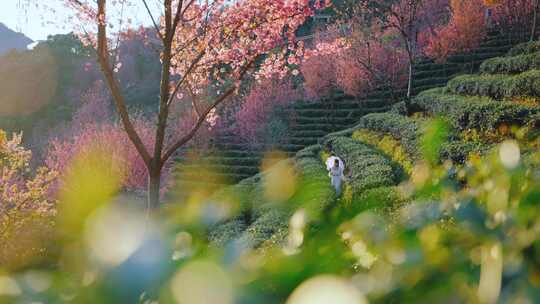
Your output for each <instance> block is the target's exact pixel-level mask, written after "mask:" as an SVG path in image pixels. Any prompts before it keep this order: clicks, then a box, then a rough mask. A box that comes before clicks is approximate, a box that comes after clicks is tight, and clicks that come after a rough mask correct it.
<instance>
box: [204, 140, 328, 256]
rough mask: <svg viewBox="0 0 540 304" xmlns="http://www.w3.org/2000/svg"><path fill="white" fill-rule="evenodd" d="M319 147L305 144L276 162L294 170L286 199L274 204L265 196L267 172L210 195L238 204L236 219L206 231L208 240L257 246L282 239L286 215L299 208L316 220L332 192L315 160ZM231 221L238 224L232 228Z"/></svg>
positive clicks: (320, 215) (322, 167)
mask: <svg viewBox="0 0 540 304" xmlns="http://www.w3.org/2000/svg"><path fill="white" fill-rule="evenodd" d="M320 148H321V147H320V146H317V145H315V146H310V147H307V148H305V149H303V150H301V151H299V152H298V153H297V155H296V157H295V159H294V160H292V159H291V160H285V161H282V162H280V163H278V164H277V165H276V166H279V165H292V166H294V167H295V169H296V172H297V181H296V190H295V192H294V194H293V195H292V197H291V198H289V200H288V201H286V202H281V203H274V202H270V201H268V199H267V198H266V197H265V189H264V179H265V176H266V175H267V174H268V172H263V173H260V174H257V175H255V176H253V177H251V178H249V179H246V180H243V181H241V182H240V183H239V184H237V185H234V186H231V187H229V188H226V189H224V190H222V191H220V193H217V194H216V195H214V196H213V197H212V199H214V200H219V199H224V198H227V197H234V198H236V200H237V201H239V202H240V205H241V206H240V214H239V216H238V217H237V218H234V219H232V220H230V221H227V222H225V223H221V224H219V225H216V226H215V227H213V228H212V229H211V230H210V232H209V238H210V240H211V241H212V242H213V243H214V244H218V245H222V244H224V243H227V242H229V241H231V240H238V241H239V242H241V243H242V244H244V245H245V246H249V247H259V246H261V245H262V244H263V243H265V242H266V241H271V242H279V241H280V240H282V239H283V237H284V236H286V234H287V228H288V224H289V218H290V216H291V215H292V213H293V212H294V211H295V210H297V209H299V208H303V209H304V210H306V212H307V214H308V218H309V219H310V220H311V221H318V220H320V218H321V217H322V216H323V214H324V211H325V210H327V209H328V208H329V207H330V206H331V204H332V203H333V202H334V201H335V191H334V190H333V188H332V187H331V185H330V181H329V178H328V176H327V172H326V168H325V167H324V165H323V164H322V163H321V161H320V159H319V152H320ZM275 168H277V167H275ZM270 170H272V169H270ZM235 223H236V224H238V227H234V225H235Z"/></svg>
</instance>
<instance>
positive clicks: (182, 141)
mask: <svg viewBox="0 0 540 304" xmlns="http://www.w3.org/2000/svg"><path fill="white" fill-rule="evenodd" d="M258 58H259V56H256V57H255V58H254V59H253V60H251V61H250V62H249V63H248V64H246V66H244V68H243V69H242V71H240V74H239V76H238V79H237V80H242V79H243V78H244V77H245V75H246V73H247V72H248V70H249V69H250V68H251V67H252V66H253V64H254V63H255V61H257V59H258ZM237 89H238V86H237V85H232V86H231V87H230V88H229V89H228V90H227V91H225V92H224V93H223V94H222V95H221V96H220V97H218V98H217V99H216V100H215V101H214V103H213V104H212V105H210V106H209V107H208V108H207V109H206V110H205V111H204V112H203V113H202V115H201V116H200V117H199V119H198V120H197V123H195V125H194V126H193V128H192V129H191V130H190V131H189V133H187V134H186V135H185V136H183V137H182V138H181V139H180V140H178V141H177V142H176V143H175V144H173V145H172V146H171V147H169V149H167V151H166V152H165V154H164V155H163V157H162V158H161V165H163V164H165V162H166V161H167V160H168V159H169V158H170V157H171V156H172V155H173V154H174V152H176V150H178V149H179V148H180V147H182V146H183V145H185V144H186V143H187V142H189V141H190V140H191V139H192V138H193V137H194V136H195V134H197V131H198V130H199V129H200V127H201V126H202V124H203V123H204V122H205V120H206V117H207V116H208V114H210V112H212V110H213V109H215V108H216V107H217V106H219V105H220V104H221V103H222V102H224V101H225V100H226V99H227V98H228V97H229V96H231V95H232V94H233V93H234V91H236V90H237Z"/></svg>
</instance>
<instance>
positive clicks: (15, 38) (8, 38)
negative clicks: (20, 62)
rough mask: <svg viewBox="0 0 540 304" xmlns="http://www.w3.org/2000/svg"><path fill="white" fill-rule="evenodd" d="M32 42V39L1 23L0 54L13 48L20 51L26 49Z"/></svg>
mask: <svg viewBox="0 0 540 304" xmlns="http://www.w3.org/2000/svg"><path fill="white" fill-rule="evenodd" d="M32 42H33V41H32V39H30V38H28V37H26V36H25V35H23V34H21V33H17V32H15V31H13V30H11V29H9V28H8V27H7V26H5V25H4V24H3V23H0V56H2V55H4V54H5V53H7V52H8V51H9V50H12V49H15V50H18V51H21V50H26V49H27V46H28V45H29V44H31V43H32Z"/></svg>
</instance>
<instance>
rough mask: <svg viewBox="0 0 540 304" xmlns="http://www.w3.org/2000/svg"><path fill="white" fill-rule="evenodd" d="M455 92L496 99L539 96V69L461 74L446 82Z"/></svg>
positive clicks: (449, 88)
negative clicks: (508, 73)
mask: <svg viewBox="0 0 540 304" xmlns="http://www.w3.org/2000/svg"><path fill="white" fill-rule="evenodd" d="M447 89H448V90H449V91H450V92H452V93H456V94H462V95H478V96H489V97H493V98H496V99H500V98H503V97H515V96H540V70H530V71H527V72H524V73H521V74H517V75H512V76H509V75H462V76H458V77H456V78H454V79H452V80H450V81H449V82H448V85H447Z"/></svg>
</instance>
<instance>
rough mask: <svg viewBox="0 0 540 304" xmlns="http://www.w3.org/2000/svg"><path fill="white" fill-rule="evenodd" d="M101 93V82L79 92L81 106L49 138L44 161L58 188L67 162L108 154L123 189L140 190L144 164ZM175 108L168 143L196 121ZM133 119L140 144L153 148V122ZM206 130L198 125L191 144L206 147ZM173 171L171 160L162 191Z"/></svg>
mask: <svg viewBox="0 0 540 304" xmlns="http://www.w3.org/2000/svg"><path fill="white" fill-rule="evenodd" d="M102 92H103V89H102V84H99V83H98V84H96V85H95V86H94V87H93V88H91V89H89V90H88V91H87V92H86V93H85V94H83V95H82V106H81V107H80V109H79V110H78V111H77V112H76V113H75V114H74V115H73V119H72V122H71V124H70V125H69V126H68V127H66V128H65V129H64V130H63V131H62V132H61V134H57V135H56V136H54V137H53V138H52V139H51V140H50V141H49V145H48V149H47V151H46V156H45V162H46V164H47V165H48V166H49V167H50V168H52V169H54V170H55V171H57V172H60V174H61V176H60V177H61V178H60V182H59V183H57V185H56V187H61V186H62V184H63V183H62V177H63V176H66V175H67V173H68V172H69V169H70V164H71V162H72V161H73V159H74V158H75V157H85V155H90V153H95V152H102V153H104V154H105V155H109V154H110V155H111V158H112V160H113V163H114V164H115V166H112V167H111V168H110V170H111V172H110V174H115V175H120V176H121V177H122V186H123V187H124V189H125V190H127V191H132V192H137V193H143V192H145V191H146V188H147V183H148V170H147V167H146V164H145V163H144V161H143V159H142V158H141V157H140V155H139V153H138V152H137V150H136V149H135V147H134V145H133V144H132V143H131V141H130V140H129V138H128V136H127V134H126V132H125V131H124V129H123V128H122V126H121V124H120V123H119V122H116V121H113V120H112V119H111V116H113V115H112V113H111V111H110V105H109V104H110V100H109V99H108V96H107V95H105V94H103V93H102ZM174 111H175V112H177V113H176V115H173V116H172V117H171V120H170V121H169V124H168V125H169V128H168V129H169V134H167V137H166V144H167V145H169V144H171V143H172V142H173V141H174V140H177V139H178V138H180V137H181V136H183V135H184V134H186V133H187V132H189V130H190V128H191V126H193V124H194V122H195V121H196V115H195V113H192V112H190V111H185V110H182V109H174ZM132 122H133V125H134V127H135V130H136V131H137V132H138V134H139V136H140V138H141V140H142V142H143V144H144V145H145V146H146V148H147V149H148V150H149V151H152V150H153V148H154V136H155V124H154V123H153V122H152V120H149V119H148V118H146V117H144V116H143V115H141V114H139V115H132ZM209 133H210V131H209V130H208V128H201V129H200V130H199V132H198V135H197V136H196V137H195V138H194V140H193V141H192V142H191V144H192V145H196V146H197V147H205V144H206V143H207V138H208V137H209ZM96 150H98V151H96ZM172 170H173V160H172V159H171V160H170V161H168V162H167V163H166V164H165V166H164V171H163V173H164V174H163V175H162V183H161V185H162V189H161V190H162V194H163V193H164V192H165V191H166V190H167V188H168V187H170V185H171V181H170V176H171V172H172Z"/></svg>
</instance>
